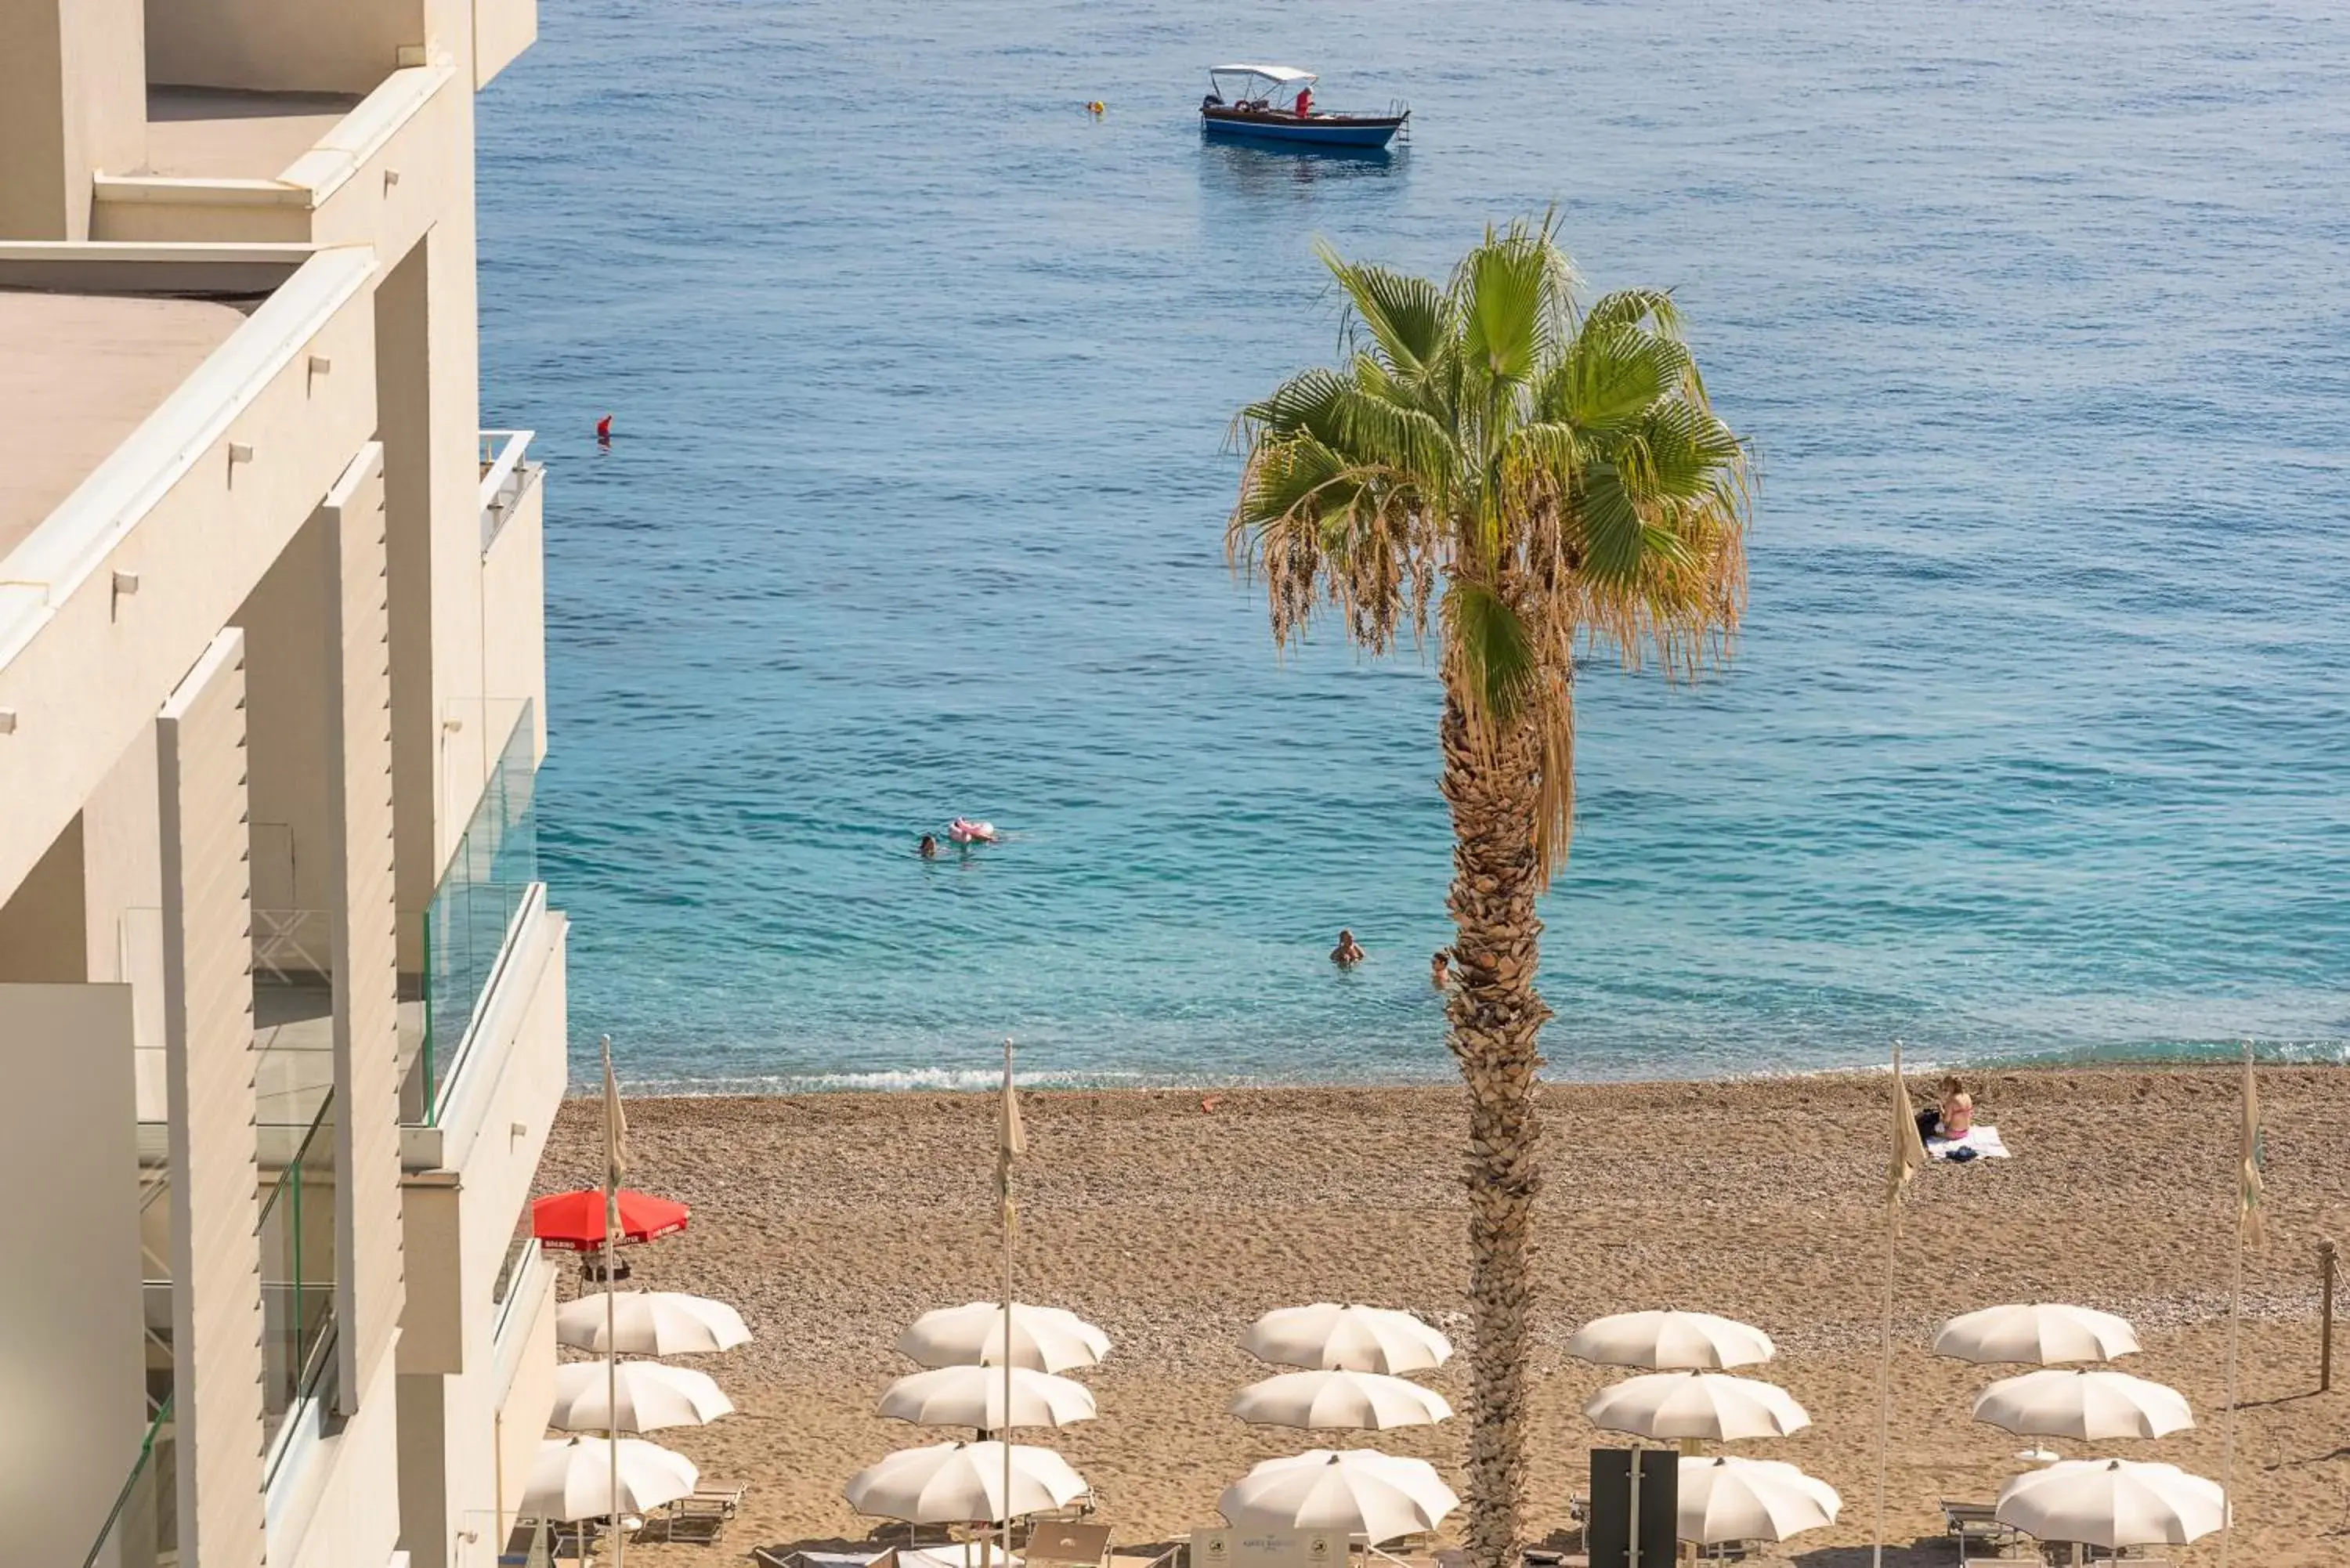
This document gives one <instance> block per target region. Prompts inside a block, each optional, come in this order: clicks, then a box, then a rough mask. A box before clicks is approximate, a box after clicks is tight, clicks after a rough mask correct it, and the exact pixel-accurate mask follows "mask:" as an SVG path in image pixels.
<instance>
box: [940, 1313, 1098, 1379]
mask: <svg viewBox="0 0 2350 1568" xmlns="http://www.w3.org/2000/svg"><path fill="white" fill-rule="evenodd" d="M898 1354H899V1355H903V1356H905V1357H907V1358H908V1359H909V1360H910V1361H912V1362H914V1363H915V1364H916V1365H918V1366H1003V1361H1004V1355H1003V1303H1002V1302H971V1303H967V1304H965V1305H962V1306H959V1307H941V1308H939V1309H938V1310H937V1311H936V1312H926V1313H924V1314H922V1315H921V1316H920V1317H918V1318H916V1319H915V1320H914V1322H913V1324H912V1326H911V1327H910V1328H908V1329H907V1330H906V1332H905V1333H903V1334H899V1336H898ZM1108 1354H1109V1335H1107V1334H1104V1333H1103V1332H1102V1331H1101V1330H1099V1329H1097V1328H1096V1327H1095V1326H1094V1325H1093V1324H1089V1323H1087V1322H1086V1320H1085V1319H1083V1318H1081V1317H1079V1316H1078V1315H1077V1314H1075V1313H1073V1312H1066V1311H1064V1310H1063V1309H1061V1308H1059V1307H1047V1306H1031V1305H1029V1304H1028V1303H1025V1302H1014V1303H1012V1365H1013V1366H1025V1367H1028V1368H1030V1369H1031V1370H1033V1371H1037V1372H1066V1371H1068V1370H1069V1369H1070V1368H1072V1367H1076V1366H1093V1365H1095V1364H1096V1363H1097V1362H1099V1361H1100V1360H1101V1358H1102V1357H1103V1356H1105V1355H1108Z"/></svg>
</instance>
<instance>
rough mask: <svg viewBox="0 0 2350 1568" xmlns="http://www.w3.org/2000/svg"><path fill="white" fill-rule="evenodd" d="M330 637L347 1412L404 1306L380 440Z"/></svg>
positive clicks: (334, 522) (368, 452)
mask: <svg viewBox="0 0 2350 1568" xmlns="http://www.w3.org/2000/svg"><path fill="white" fill-rule="evenodd" d="M328 514H329V515H328V519H327V522H328V551H327V555H328V573H329V574H330V580H329V582H328V584H327V588H328V600H329V602H330V603H331V604H332V605H333V606H334V607H335V609H334V618H333V621H332V624H331V625H330V627H329V631H328V636H329V640H330V645H331V648H332V651H333V656H334V658H335V659H336V660H337V662H338V665H339V666H340V669H339V672H338V673H339V679H338V681H337V683H336V696H335V714H334V722H333V725H332V727H331V730H330V734H329V744H330V745H331V746H332V747H333V749H334V762H333V766H334V769H335V773H336V787H335V793H334V800H335V812H336V822H335V833H334V838H335V843H336V845H337V846H338V850H339V860H340V864H339V865H338V867H337V877H336V887H337V896H336V898H335V937H334V944H335V952H334V965H335V1092H336V1096H337V1098H338V1101H339V1102H340V1103H341V1104H342V1105H343V1106H346V1107H348V1109H347V1111H346V1114H345V1115H344V1116H341V1117H340V1118H339V1120H338V1126H337V1135H338V1139H339V1147H338V1164H339V1165H340V1167H341V1169H342V1172H343V1180H342V1181H341V1183H340V1185H339V1187H338V1200H337V1205H336V1223H337V1226H338V1242H339V1244H340V1253H339V1255H340V1256H341V1257H342V1258H343V1259H344V1260H346V1262H345V1264H344V1266H343V1269H342V1271H341V1272H340V1275H339V1277H338V1280H337V1282H336V1283H337V1290H338V1302H337V1308H338V1312H339V1313H340V1314H341V1319H342V1323H343V1325H344V1327H343V1338H342V1347H341V1354H342V1355H343V1358H344V1359H343V1377H342V1380H341V1385H342V1399H343V1402H344V1407H345V1411H346V1413H348V1410H349V1408H350V1407H352V1405H353V1404H354V1403H355V1402H356V1401H357V1399H358V1397H359V1394H360V1392H361V1391H362V1390H364V1389H366V1388H368V1387H369V1386H372V1385H373V1383H374V1381H375V1372H376V1369H377V1368H378V1367H379V1366H381V1364H382V1360H383V1357H384V1356H385V1355H388V1354H390V1349H391V1345H392V1335H393V1334H394V1332H395V1331H396V1330H397V1329H398V1327H399V1324H400V1309H401V1305H402V1289H401V1278H402V1273H401V1262H402V1260H401V1256H400V1237H401V1226H400V1077H399V1053H400V1037H399V1036H400V1015H399V1002H400V975H399V940H398V935H399V930H398V921H399V910H398V907H397V905H396V903H395V900H394V893H393V885H392V838H391V831H392V829H391V644H390V638H391V618H390V603H389V597H388V592H387V588H388V583H389V578H388V576H387V567H386V564H385V555H384V549H385V535H384V508H383V478H382V449H381V448H380V446H376V445H374V444H372V443H370V444H369V446H368V447H367V448H365V449H363V450H362V451H361V452H360V453H359V457H358V458H356V459H354V460H353V462H352V464H351V467H350V468H349V469H348V470H347V471H346V472H345V473H344V476H343V478H342V480H341V481H340V482H339V483H337V484H336V486H335V489H334V491H333V493H330V494H329V495H328Z"/></svg>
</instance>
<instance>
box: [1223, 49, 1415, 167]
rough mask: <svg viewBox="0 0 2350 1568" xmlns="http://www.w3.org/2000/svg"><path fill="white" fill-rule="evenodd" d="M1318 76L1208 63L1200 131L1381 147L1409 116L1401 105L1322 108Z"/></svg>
mask: <svg viewBox="0 0 2350 1568" xmlns="http://www.w3.org/2000/svg"><path fill="white" fill-rule="evenodd" d="M1319 80H1321V78H1319V77H1317V76H1315V74H1314V73H1313V72H1312V71H1302V70H1299V69H1298V68H1297V67H1295V66H1247V65H1242V66H1210V67H1208V96H1207V97H1205V98H1203V99H1201V100H1200V129H1201V130H1203V131H1205V132H1206V133H1207V134H1208V135H1210V136H1237V137H1246V138H1248V139H1249V140H1254V141H1278V142H1285V143H1289V144H1292V145H1296V146H1306V147H1385V146H1386V145H1387V144H1388V142H1389V141H1390V140H1394V138H1395V134H1396V132H1397V131H1399V130H1402V129H1403V128H1404V125H1405V123H1406V122H1407V121H1409V119H1411V110H1410V109H1407V108H1405V107H1404V106H1403V105H1402V104H1399V103H1396V104H1389V105H1388V109H1387V112H1386V113H1384V114H1363V113H1359V112H1355V111H1351V110H1338V109H1324V108H1322V107H1321V106H1320V105H1318V104H1316V103H1315V101H1314V84H1315V83H1316V82H1317V81H1319Z"/></svg>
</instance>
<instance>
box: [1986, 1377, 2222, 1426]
mask: <svg viewBox="0 0 2350 1568" xmlns="http://www.w3.org/2000/svg"><path fill="white" fill-rule="evenodd" d="M1975 1419H1976V1420H1978V1421H1988V1422H1990V1423H1991V1425H1992V1426H1994V1427H2004V1428H2006V1429H2007V1430H2009V1431H2011V1432H2015V1433H2019V1434H2022V1436H2025V1437H2034V1438H2082V1439H2084V1440H2085V1441H2088V1442H2103V1441H2105V1440H2106V1439H2107V1438H2159V1437H2161V1436H2163V1435H2164V1434H2165V1433H2168V1432H2178V1431H2184V1430H2186V1429H2187V1428H2189V1427H2191V1426H2193V1425H2194V1424H2195V1417H2194V1414H2193V1413H2192V1412H2191V1411H2189V1409H2188V1407H2187V1397H2186V1396H2185V1395H2183V1394H2181V1393H2179V1392H2178V1390H2177V1389H2176V1388H2171V1387H2168V1386H2165V1385H2163V1384H2160V1383H2149V1382H2147V1380H2146V1379H2145V1378H2143V1377H2133V1376H2130V1375H2129V1374H2128V1373H2126V1372H2107V1371H2103V1370H2093V1369H2091V1368H2088V1367H2080V1368H2074V1367H2069V1366H2053V1367H2050V1368H2048V1369H2046V1370H2045V1371H2041V1372H2027V1373H2025V1374H2023V1376H2021V1377H2002V1378H2001V1379H2000V1380H1999V1381H1998V1382H1996V1383H1994V1384H1992V1385H1991V1386H1990V1387H1988V1388H1986V1389H1984V1390H1983V1391H1982V1392H1981V1394H1979V1395H1977V1396H1976V1397H1975Z"/></svg>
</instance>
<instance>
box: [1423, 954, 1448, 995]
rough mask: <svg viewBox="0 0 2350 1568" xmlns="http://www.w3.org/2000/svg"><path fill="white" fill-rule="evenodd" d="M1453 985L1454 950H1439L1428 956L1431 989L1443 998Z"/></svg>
mask: <svg viewBox="0 0 2350 1568" xmlns="http://www.w3.org/2000/svg"><path fill="white" fill-rule="evenodd" d="M1451 983H1452V950H1451V948H1439V949H1437V950H1435V951H1434V952H1432V953H1430V954H1429V955H1428V984H1429V989H1430V990H1431V991H1433V992H1436V993H1437V994H1438V995H1440V996H1441V995H1443V994H1444V992H1445V990H1446V988H1447V987H1449V986H1451Z"/></svg>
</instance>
